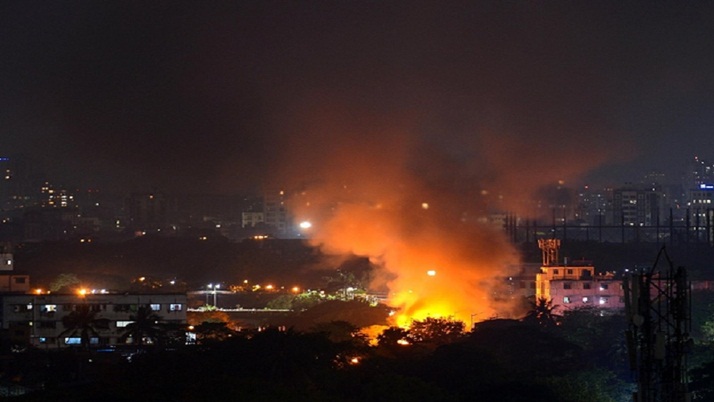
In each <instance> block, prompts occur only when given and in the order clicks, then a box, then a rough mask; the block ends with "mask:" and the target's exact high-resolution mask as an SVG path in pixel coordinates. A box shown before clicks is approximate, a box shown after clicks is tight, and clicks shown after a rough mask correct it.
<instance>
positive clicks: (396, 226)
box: [296, 188, 516, 327]
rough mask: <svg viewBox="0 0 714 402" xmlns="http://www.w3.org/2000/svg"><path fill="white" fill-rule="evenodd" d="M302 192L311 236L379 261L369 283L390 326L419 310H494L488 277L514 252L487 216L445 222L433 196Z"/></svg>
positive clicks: (453, 314)
mask: <svg viewBox="0 0 714 402" xmlns="http://www.w3.org/2000/svg"><path fill="white" fill-rule="evenodd" d="M343 190H344V188H343ZM348 193H349V191H348ZM309 195H310V191H305V192H303V193H302V196H301V197H299V198H298V199H300V200H301V202H298V203H296V205H302V208H298V211H299V212H298V213H303V214H310V215H311V222H313V225H312V226H311V228H310V230H311V232H310V238H311V241H312V242H313V243H314V244H315V245H319V246H320V247H322V248H323V249H324V250H325V251H327V252H331V253H353V254H355V255H360V256H367V257H369V258H370V259H371V260H372V261H373V262H374V263H375V265H377V266H379V267H381V269H380V270H378V272H377V275H376V277H375V278H373V280H372V283H371V287H372V288H373V289H382V288H385V287H386V289H388V304H389V305H390V306H392V307H394V308H395V314H394V316H393V317H392V319H393V322H392V325H397V326H400V327H407V326H409V324H410V323H411V321H412V320H423V319H424V318H426V317H433V318H453V319H456V320H460V321H463V322H464V323H467V324H468V323H470V322H474V321H477V320H483V319H485V318H488V317H491V316H493V315H494V314H495V313H496V311H495V310H494V309H493V306H492V303H491V299H492V297H491V295H490V290H491V284H492V282H493V281H494V280H496V277H497V276H499V275H503V274H505V273H506V270H507V268H508V267H509V266H512V265H513V264H514V263H515V262H516V257H515V255H516V254H515V253H514V252H513V250H512V248H511V246H510V245H509V243H508V242H507V241H506V239H505V235H504V234H503V233H502V229H500V228H497V227H496V226H495V225H493V224H492V223H489V221H488V220H486V219H484V220H477V219H474V220H466V221H460V220H456V221H453V220H451V219H450V217H453V216H454V213H453V212H454V211H449V210H448V208H449V206H448V205H442V206H441V208H443V209H440V203H439V202H438V201H437V202H429V203H428V204H427V203H426V202H422V201H418V202H417V201H415V202H413V203H411V205H410V204H409V203H408V202H406V201H405V200H402V199H400V198H399V197H394V198H392V199H391V200H390V201H389V202H367V201H366V200H364V199H363V198H360V197H357V198H353V199H351V200H350V199H341V200H340V201H339V202H332V203H330V205H329V206H328V205H321V204H320V203H319V202H317V203H316V202H315V201H308V200H309V199H310V197H309ZM424 205H429V206H430V207H429V208H425V207H424ZM318 211H320V212H321V213H319V212H318ZM325 211H327V212H325Z"/></svg>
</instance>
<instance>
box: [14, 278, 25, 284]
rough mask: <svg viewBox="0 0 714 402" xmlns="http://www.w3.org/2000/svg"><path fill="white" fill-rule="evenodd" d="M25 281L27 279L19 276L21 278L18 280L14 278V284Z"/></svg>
mask: <svg viewBox="0 0 714 402" xmlns="http://www.w3.org/2000/svg"><path fill="white" fill-rule="evenodd" d="M26 279H27V278H25V277H24V276H21V277H19V278H15V283H25V280H26Z"/></svg>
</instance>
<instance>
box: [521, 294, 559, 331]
mask: <svg viewBox="0 0 714 402" xmlns="http://www.w3.org/2000/svg"><path fill="white" fill-rule="evenodd" d="M558 307H560V306H558V305H557V304H553V300H552V299H551V300H548V299H546V298H544V297H541V298H538V299H537V300H536V301H535V302H532V303H531V310H530V311H528V313H526V316H525V317H524V318H523V321H525V322H532V323H537V324H538V325H541V326H544V327H546V328H551V327H555V326H557V325H559V323H560V318H561V316H560V315H558V314H555V313H554V310H555V309H556V308H558Z"/></svg>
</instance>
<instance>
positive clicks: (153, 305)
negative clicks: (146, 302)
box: [151, 304, 161, 311]
mask: <svg viewBox="0 0 714 402" xmlns="http://www.w3.org/2000/svg"><path fill="white" fill-rule="evenodd" d="M159 310H161V305H160V304H151V311H159Z"/></svg>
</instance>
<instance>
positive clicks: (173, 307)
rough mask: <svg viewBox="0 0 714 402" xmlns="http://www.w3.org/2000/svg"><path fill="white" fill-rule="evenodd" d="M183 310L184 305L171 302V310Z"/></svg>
mask: <svg viewBox="0 0 714 402" xmlns="http://www.w3.org/2000/svg"><path fill="white" fill-rule="evenodd" d="M181 310H183V306H182V305H181V304H179V303H172V304H169V311H181Z"/></svg>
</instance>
